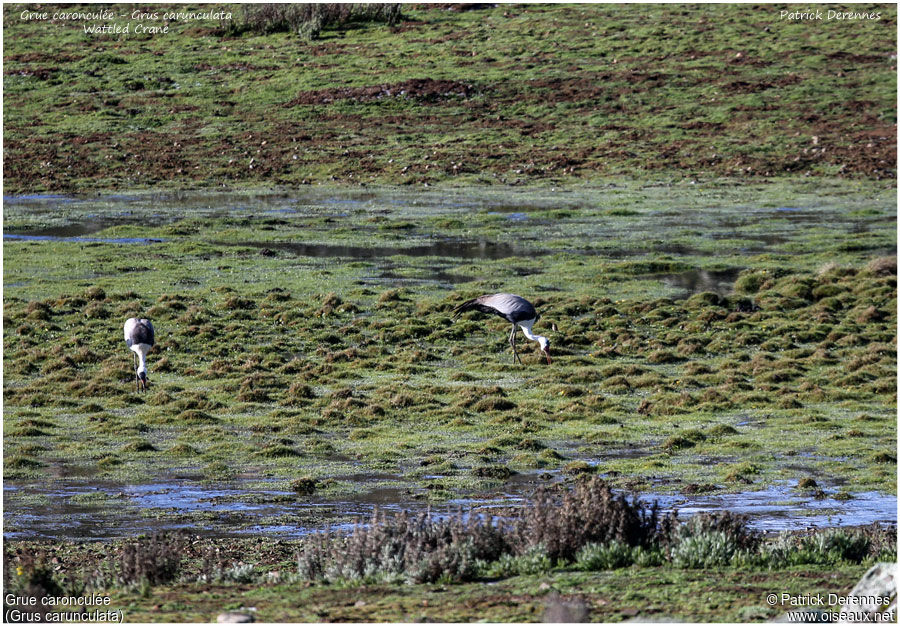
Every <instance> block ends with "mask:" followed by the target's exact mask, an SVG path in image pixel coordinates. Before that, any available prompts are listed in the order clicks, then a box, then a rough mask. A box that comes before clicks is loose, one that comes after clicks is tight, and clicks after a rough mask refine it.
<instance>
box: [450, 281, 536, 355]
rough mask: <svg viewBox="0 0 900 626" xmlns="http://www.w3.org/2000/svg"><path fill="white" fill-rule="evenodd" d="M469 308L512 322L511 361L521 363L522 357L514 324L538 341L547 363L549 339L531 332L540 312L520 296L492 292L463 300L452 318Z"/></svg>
mask: <svg viewBox="0 0 900 626" xmlns="http://www.w3.org/2000/svg"><path fill="white" fill-rule="evenodd" d="M471 310H476V311H481V312H482V313H488V314H493V315H499V316H500V317H502V318H503V319H505V320H506V321H507V322H509V323H511V324H512V330H511V331H510V333H509V345H511V346H512V349H513V363H515V362H516V361H518V362H519V363H522V359H520V358H519V352H518V350H516V326H521V327H522V332H523V333H524V334H525V336H526V337H527V338H528V339H531V340H532V341H537V342H538V344H539V345H540V346H541V350H543V351H544V355H545V356H546V357H547V363H550V362H551V360H550V340H549V339H547V338H546V337H542V336H541V335H534V334H532V332H531V327H532V326H534V323H535V322H537V321H538V319H539V318H540V314H539V313H538V312H537V310H536V309H535V308H534V305H533V304H531V303H530V302H529V301H528V300H526V299H525V298H523V297H522V296H517V295H515V294H511V293H494V294H489V295H485V296H480V297H478V298H474V299H472V300H468V301H466V302H463V303H462V304H460V305H459V306H458V307H456V308H455V309H453V319H454V320H456V318H458V317H459V316H460V315H462V314H463V313H465V312H466V311H471Z"/></svg>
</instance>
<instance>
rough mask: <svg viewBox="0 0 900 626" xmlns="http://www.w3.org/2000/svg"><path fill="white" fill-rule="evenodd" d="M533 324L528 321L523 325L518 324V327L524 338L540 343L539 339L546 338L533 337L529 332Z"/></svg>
mask: <svg viewBox="0 0 900 626" xmlns="http://www.w3.org/2000/svg"><path fill="white" fill-rule="evenodd" d="M533 324H534V322H533V321H528V322H525V323H522V322H519V326H521V327H522V332H523V333H525V336H526V337H527V338H528V339H531V340H532V341H540V340H541V339H546V337H541V336H540V335H535V334H534V333H532V332H531V326H532V325H533Z"/></svg>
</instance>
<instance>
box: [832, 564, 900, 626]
mask: <svg viewBox="0 0 900 626" xmlns="http://www.w3.org/2000/svg"><path fill="white" fill-rule="evenodd" d="M897 570H898V565H897V563H876V564H875V565H873V566H872V567H871V568H869V571H868V572H866V573H865V574H864V575H863V577H862V578H861V579H860V580H859V582H858V583H856V586H855V587H854V588H853V591H851V592H850V595H849V596H847V597H848V601H847V602H846V603H842V604H841V606H842V607H846V608H847V609H848V611H847V614H848V615H854V616H857V621H869V619H871V620H872V621H875V620H876V614H878V613H890V614H891V615H893V616H894V619H896V618H897V573H898V571H897ZM849 598H856V599H858V600H849ZM876 598H883V599H888V601H887V602H881V603H879V602H875V599H876ZM867 618H869V619H867Z"/></svg>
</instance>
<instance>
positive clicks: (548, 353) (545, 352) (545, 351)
mask: <svg viewBox="0 0 900 626" xmlns="http://www.w3.org/2000/svg"><path fill="white" fill-rule="evenodd" d="M544 356H545V357H547V365H550V364H551V363H553V359H551V358H550V348H547V349H546V350H544Z"/></svg>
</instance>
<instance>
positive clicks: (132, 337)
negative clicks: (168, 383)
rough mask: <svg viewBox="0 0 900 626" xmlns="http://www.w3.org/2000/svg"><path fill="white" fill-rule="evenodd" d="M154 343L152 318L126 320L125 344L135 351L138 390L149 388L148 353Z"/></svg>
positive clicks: (135, 373)
mask: <svg viewBox="0 0 900 626" xmlns="http://www.w3.org/2000/svg"><path fill="white" fill-rule="evenodd" d="M153 343H154V338H153V324H151V323H150V320H148V319H143V318H142V319H138V318H136V317H132V318H130V319H129V320H128V321H126V322H125V345H127V346H128V348H129V349H130V350H131V351H132V352H134V359H135V370H134V376H135V384H136V385H137V389H138V391H146V390H147V353H148V352H150V348H152V347H153Z"/></svg>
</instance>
